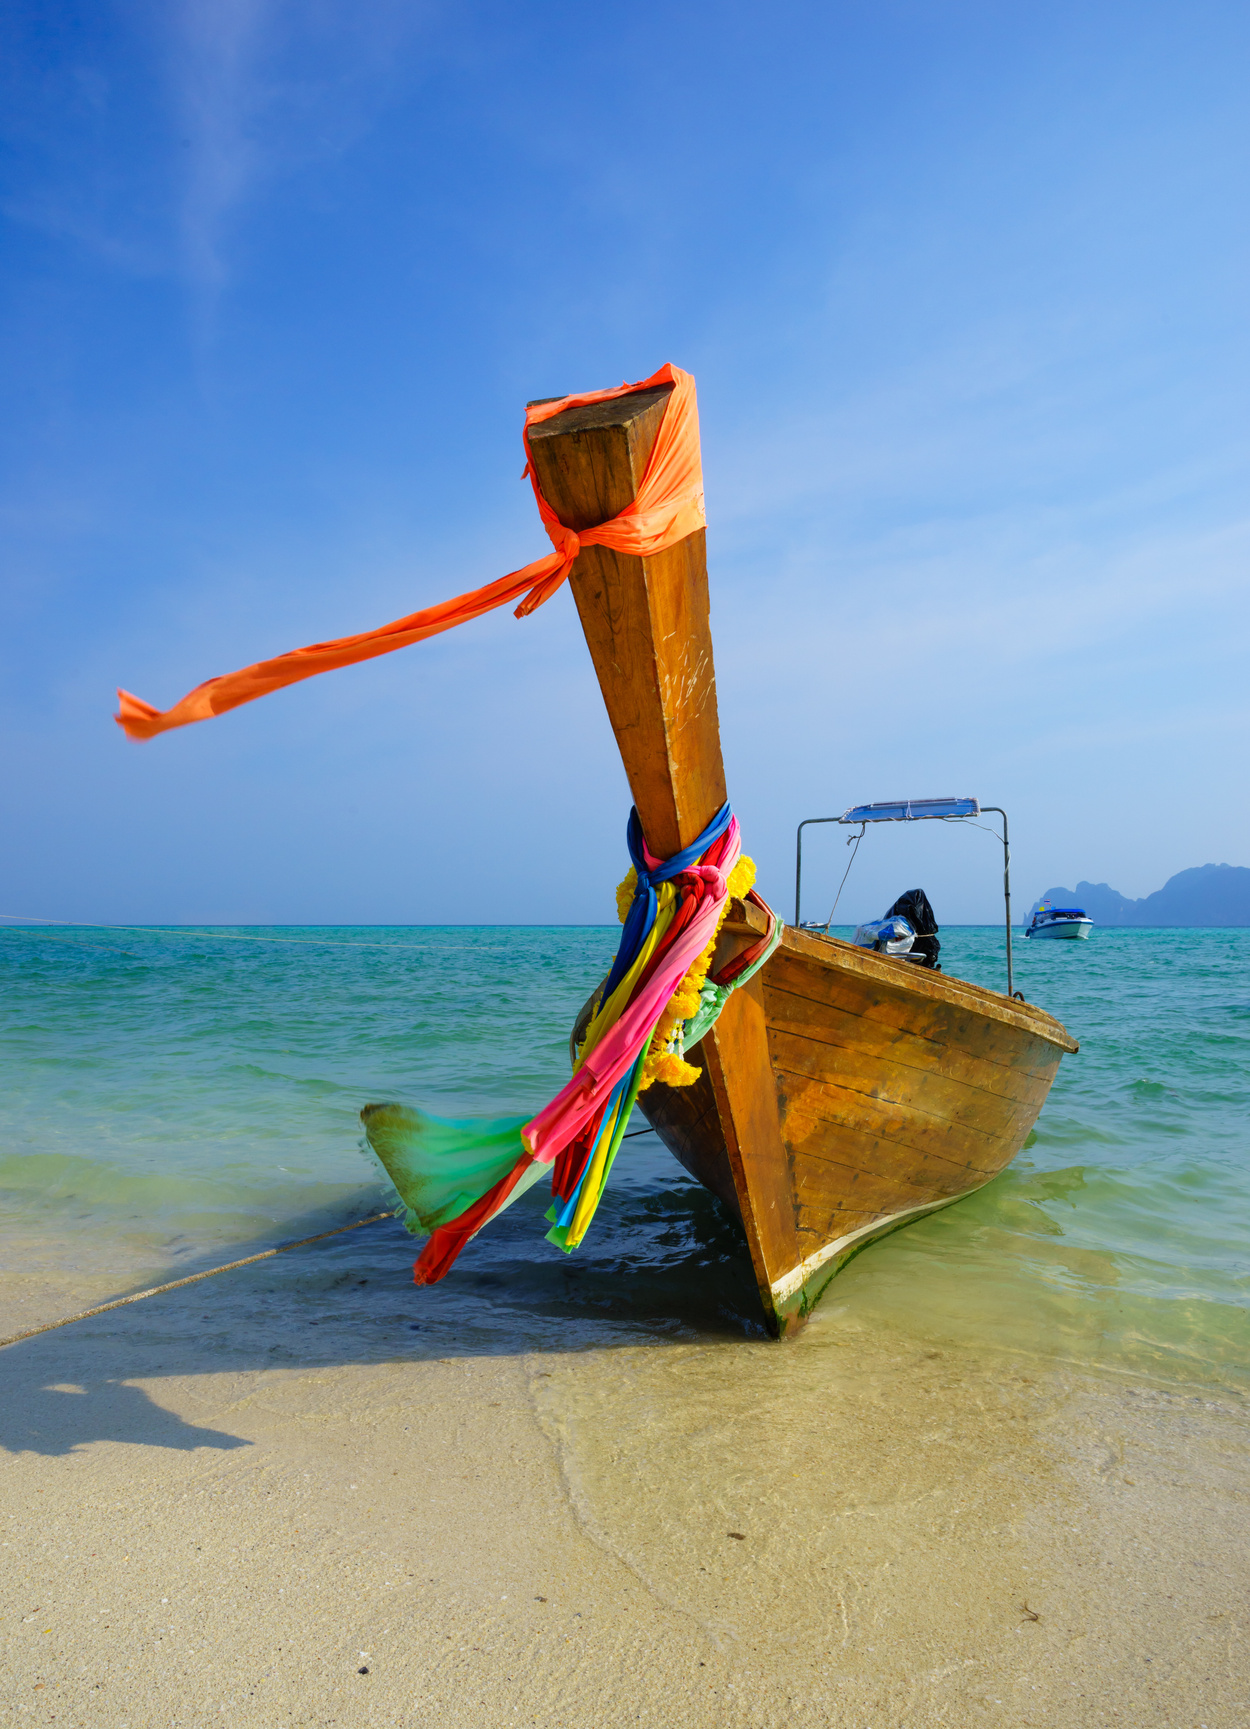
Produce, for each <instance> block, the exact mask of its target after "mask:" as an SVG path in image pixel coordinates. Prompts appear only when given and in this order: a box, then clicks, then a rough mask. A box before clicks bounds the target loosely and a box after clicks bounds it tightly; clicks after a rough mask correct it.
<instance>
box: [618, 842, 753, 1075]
mask: <svg viewBox="0 0 1250 1729" xmlns="http://www.w3.org/2000/svg"><path fill="white" fill-rule="evenodd" d="M637 882H638V873H637V871H636V870H635V869H634V867H633V865H630V867H629V869H628V871H626V873H625V877H624V880H623V881H622V882H621V884H620V886H619V887H618V888H617V891H616V914H617V917H618V918H619V919H620V921H621V923H622V924H624V923H625V920H626V918H627V917H628V916H629V908H630V903H631V902H632V900H633V898H634V889H635V887H636V886H637ZM754 886H755V861H754V859H749V858H747V857H745V855H744V856H743V857H742V858H740V859H739V860H738V862H737V864H736V865H735V866H734V868H733V869H732V870H731V871H730V873H729V883H728V892H727V893H726V895H725V900H724V903H723V905H722V906H721V910H720V917H719V918H718V919H717V921H716V929H715V931H714V932H713V934H712V940H711V942H710V943H709V944H708V945H707V947H706V948H705V949H704V951H703V953H702V954H701V955H700V956H699V958H698V960H697V961H695V963H694V965H693V966H692V967H691V968H690V971H689V972H688V973H687V974H686V976H685V978H684V979H683V980H682V981H681V983H680V984H679V985H678V987H677V989H676V990H675V991H674V992H673V994H672V996H671V997H670V998H669V1003H668V1007H667V1008H666V1009H665V1011H664V1013H663V1014H662V1015H661V1016H660V1020H659V1024H658V1025H657V1026H656V1029H655V1031H654V1033H653V1034H652V1035H651V1049H650V1050H649V1051H648V1053H647V1059H646V1061H645V1062H644V1063H643V1065H642V1082H641V1084H640V1086H639V1088H638V1091H639V1092H642V1091H644V1089H645V1088H647V1087H649V1086H650V1085H651V1083H652V1081H663V1082H664V1084H665V1085H666V1086H669V1087H689V1086H693V1084H694V1083H695V1081H697V1080H698V1078H699V1076H700V1075H701V1074H702V1073H703V1070H702V1069H697V1068H696V1067H695V1066H694V1064H693V1063H688V1062H687V1061H686V1060H685V1058H684V1057H681V1056H678V1054H677V1052H676V1051H675V1050H673V1049H671V1048H670V1047H671V1046H672V1045H673V1043H674V1042H675V1040H676V1037H677V1033H678V1029H679V1028H680V1027H681V1025H682V1024H683V1022H685V1021H688V1020H690V1019H692V1017H693V1016H694V1015H695V1014H697V1013H698V1009H699V1001H700V996H699V993H700V992H701V991H702V989H703V981H704V980H705V979H706V978H707V974H708V968H709V967H710V966H711V964H712V956H713V954H714V953H715V952H716V942H717V938H718V937H719V936H720V928H721V926H722V925H723V924H724V922H725V919H726V917H727V915H728V913H729V903H730V901H733V900H741V899H742V898H743V897H744V895H745V894H746V893H747V891H748V890H749V889H752V888H754Z"/></svg>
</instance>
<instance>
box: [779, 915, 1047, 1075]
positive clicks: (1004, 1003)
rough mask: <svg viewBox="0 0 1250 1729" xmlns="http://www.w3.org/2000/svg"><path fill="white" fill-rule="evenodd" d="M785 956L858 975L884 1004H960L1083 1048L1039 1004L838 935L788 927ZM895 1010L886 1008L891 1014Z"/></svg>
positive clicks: (832, 973) (989, 1018)
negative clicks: (856, 944) (863, 946)
mask: <svg viewBox="0 0 1250 1729" xmlns="http://www.w3.org/2000/svg"><path fill="white" fill-rule="evenodd" d="M783 956H784V957H785V958H786V959H790V958H797V959H799V960H801V961H803V962H807V963H810V965H811V967H814V968H815V969H818V970H821V971H824V972H825V973H827V974H829V975H830V976H832V977H835V978H836V977H838V975H841V976H842V978H843V979H846V978H850V977H853V976H856V975H857V976H858V977H859V978H861V979H862V980H863V981H864V984H865V986H866V987H867V990H866V994H868V995H869V996H873V997H876V996H880V997H881V998H882V1001H883V1003H885V1002H901V1001H906V1002H909V1003H914V1004H916V1005H919V1004H921V1003H923V1002H925V1001H926V1000H927V1001H928V1002H931V1003H945V1004H947V1005H956V1004H959V1005H962V1006H963V1007H964V1008H967V1009H971V1010H972V1011H973V1013H974V1014H975V1015H976V1016H978V1017H980V1018H982V1019H984V1020H986V1021H989V1022H998V1023H999V1024H1000V1025H1002V1026H1004V1027H1016V1028H1018V1030H1019V1031H1021V1032H1024V1033H1028V1034H1030V1035H1032V1036H1033V1037H1035V1038H1041V1039H1045V1040H1046V1041H1047V1042H1048V1043H1050V1044H1053V1045H1056V1046H1057V1047H1058V1048H1059V1049H1060V1050H1061V1051H1076V1050H1078V1049H1079V1048H1080V1047H1079V1046H1078V1045H1077V1042H1076V1040H1075V1039H1073V1038H1072V1037H1071V1036H1070V1035H1069V1033H1068V1031H1067V1029H1066V1028H1065V1027H1064V1026H1063V1025H1062V1023H1061V1022H1059V1021H1057V1020H1056V1019H1055V1018H1054V1016H1053V1015H1048V1014H1047V1013H1046V1011H1045V1009H1040V1008H1038V1007H1037V1006H1036V1005H1035V1004H1033V1003H1021V1002H1016V1001H1014V1000H1008V998H1007V997H1005V996H1003V995H1001V994H1000V993H999V992H998V991H989V990H986V989H985V988H984V987H983V986H981V985H974V984H969V983H968V981H967V980H966V979H955V978H952V977H951V976H950V975H949V974H947V973H935V972H930V971H929V970H927V969H926V968H924V967H916V966H911V965H910V964H909V963H908V962H906V961H900V960H896V959H893V958H891V957H890V956H887V955H878V954H874V953H873V952H872V951H871V950H869V949H860V948H855V947H854V946H853V945H852V944H851V943H844V942H842V941H841V940H840V939H838V938H836V937H833V938H826V937H813V936H811V935H809V934H808V932H806V931H796V930H794V929H792V928H791V929H787V931H786V934H785V937H784V939H783V942H782V945H781V948H780V949H778V951H777V956H776V957H774V958H775V959H780V958H781V957H783ZM890 1012H891V1011H890V1010H889V1009H886V1010H885V1013H886V1015H887V1016H888V1015H889V1013H890Z"/></svg>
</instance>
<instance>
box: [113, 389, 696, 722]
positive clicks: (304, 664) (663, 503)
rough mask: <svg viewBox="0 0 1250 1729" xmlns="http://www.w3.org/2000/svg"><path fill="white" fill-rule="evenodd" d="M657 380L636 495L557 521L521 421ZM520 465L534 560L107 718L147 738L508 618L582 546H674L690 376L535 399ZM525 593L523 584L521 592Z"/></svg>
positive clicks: (688, 427) (692, 459) (692, 467)
mask: <svg viewBox="0 0 1250 1729" xmlns="http://www.w3.org/2000/svg"><path fill="white" fill-rule="evenodd" d="M659 384H672V385H673V386H674V389H673V393H672V395H671V396H670V397H669V399H668V403H667V405H666V407H665V410H664V418H663V420H662V421H661V422H660V430H659V432H658V433H657V434H656V440H655V445H654V447H653V449H652V451H651V456H650V459H649V461H648V463H647V469H646V473H645V474H644V475H643V478H642V484H641V486H640V487H639V488H638V496H637V497H636V498H635V499H634V501H633V503H632V504H629V505H627V506H626V507H625V509H624V510H623V511H622V512H621V514H620V515H619V516H615V517H613V518H612V520H611V521H610V522H604V523H600V525H599V526H598V527H597V528H587V529H583V530H582V532H581V533H580V534H576V533H574V531H573V530H572V529H571V528H565V527H564V525H563V524H562V523H561V522H560V521H559V519H558V518H557V516H556V514H555V512H554V511H553V510H552V508H551V506H550V505H549V504H548V503H547V500H546V499H545V498H544V497H543V495H542V493H541V492H540V491H539V487H538V480H537V478H536V476H535V474H534V467H533V463H532V462H530V461H528V458H529V454H530V447H529V429H530V427H531V426H534V425H536V424H537V423H538V422H539V421H542V420H549V419H550V418H551V417H552V415H555V414H560V413H562V412H563V411H564V410H565V409H566V408H579V407H581V406H582V405H583V404H584V403H588V402H607V401H610V400H611V399H612V398H613V397H616V396H627V395H628V394H629V392H630V391H632V390H646V389H648V388H651V387H654V386H655V385H659ZM524 438H525V454H526V458H527V461H526V466H525V473H526V475H528V477H529V480H530V484H531V485H532V486H533V488H534V497H535V499H536V500H537V503H538V511H539V515H540V516H541V517H542V520H543V526H544V527H545V528H546V530H547V533H548V535H549V536H550V538H551V543H552V545H553V546H554V547H555V551H554V552H549V553H548V554H547V556H546V557H545V558H539V559H535V561H534V562H533V564H527V565H526V566H525V567H524V569H522V570H514V571H512V572H510V574H509V575H507V576H501V577H499V578H498V579H497V580H496V581H495V582H488V583H487V584H486V585H485V586H484V587H482V588H475V589H473V590H472V592H471V593H469V594H461V595H458V596H457V597H456V599H455V600H445V601H442V602H441V603H440V604H439V605H438V606H429V607H426V608H425V610H424V611H423V612H411V613H409V614H408V616H407V617H406V618H397V619H395V620H394V621H393V622H392V623H391V624H384V625H381V626H380V627H379V628H378V629H377V630H366V631H362V632H361V633H360V634H359V635H358V636H341V637H339V638H337V640H336V641H334V642H315V643H312V644H310V645H309V647H307V648H297V649H293V650H292V651H291V653H290V654H280V655H278V657H277V658H276V659H275V660H262V661H257V663H256V664H255V665H254V666H245V667H244V668H243V669H242V671H240V672H228V673H225V674H223V675H222V676H221V677H220V678H210V679H209V680H208V681H207V682H206V683H205V684H201V685H197V686H196V688H195V689H194V690H193V691H191V693H190V694H189V695H188V696H184V697H183V699H182V701H181V702H178V703H175V704H174V706H173V708H169V709H165V710H164V711H162V710H160V709H158V708H154V707H153V706H152V704H151V703H148V702H144V701H143V700H142V698H140V697H137V696H131V694H130V693H129V691H125V690H119V691H118V693H117V695H118V699H119V704H120V706H119V711H118V713H117V714H116V715H115V716H114V719H115V720H116V721H117V724H118V725H119V726H120V727H122V728H123V729H124V730H125V733H126V736H127V737H128V738H133V739H145V738H155V736H156V734H157V733H158V732H168V731H170V730H171V728H173V727H176V726H188V725H189V724H190V723H191V722H192V721H196V720H208V719H209V718H210V717H211V716H213V715H215V714H225V713H226V711H227V710H228V709H232V708H238V707H239V705H240V704H241V703H245V702H253V701H255V699H256V698H257V697H258V696H267V695H268V694H269V692H270V691H271V690H281V689H282V688H283V686H284V685H288V684H297V683H298V682H299V681H300V679H302V678H313V677H314V676H315V675H316V674H317V673H319V672H331V671H333V669H334V668H335V667H339V666H354V665H355V664H356V662H357V661H361V660H372V659H373V658H374V657H375V656H376V655H379V654H390V653H391V651H392V650H393V649H397V648H407V647H408V645H409V643H413V642H421V641H422V640H423V639H424V638H425V637H427V636H437V635H438V633H439V632H440V631H444V630H450V629H451V627H452V626H453V625H456V624H465V623H467V622H468V620H469V619H473V618H480V617H481V615H482V614H483V613H484V612H490V611H491V610H492V609H493V608H495V607H497V606H503V605H504V604H505V602H507V601H510V600H515V599H516V598H517V596H518V595H524V599H523V600H522V601H521V604H520V605H519V606H518V607H517V609H516V616H517V617H518V618H525V617H526V616H528V614H529V613H531V612H533V611H534V610H535V609H536V608H537V607H540V606H541V605H542V604H543V602H544V601H545V600H549V599H550V598H551V596H552V595H553V594H554V593H555V591H556V590H557V589H558V588H559V586H560V584H561V583H562V582H563V581H564V579H565V577H566V576H567V575H568V574H569V571H570V570H571V569H572V567H573V561H574V559H575V558H576V557H577V555H578V553H579V552H580V551H581V549H582V547H583V546H610V547H613V548H614V549H615V550H616V551H617V552H625V553H633V554H636V555H637V556H639V557H646V556H648V555H649V554H651V553H656V552H663V550H664V549H665V547H669V546H675V545H676V544H677V542H678V541H679V540H684V539H685V538H686V536H687V535H688V534H693V533H694V531H695V530H696V529H698V528H702V527H704V525H705V523H706V520H707V519H706V517H705V515H704V510H703V464H702V459H701V457H700V452H699V415H698V408H697V406H696V402H695V390H694V379H693V378H692V377H691V376H690V374H689V373H688V372H683V371H682V370H681V368H680V367H678V366H662V367H661V368H660V370H659V371H658V372H656V373H653V374H652V376H651V377H650V378H644V379H643V380H642V381H641V383H639V384H622V385H621V387H620V389H619V390H590V391H586V392H585V393H584V394H582V395H581V396H563V397H559V398H557V399H556V400H555V401H554V402H543V403H537V404H535V406H534V407H532V408H528V409H526V411H525V433H524ZM527 591H528V592H527Z"/></svg>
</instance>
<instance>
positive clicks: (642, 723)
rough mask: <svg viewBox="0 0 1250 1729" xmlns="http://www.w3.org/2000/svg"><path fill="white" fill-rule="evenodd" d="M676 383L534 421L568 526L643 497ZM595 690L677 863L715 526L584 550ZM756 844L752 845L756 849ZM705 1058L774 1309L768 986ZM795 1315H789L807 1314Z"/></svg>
mask: <svg viewBox="0 0 1250 1729" xmlns="http://www.w3.org/2000/svg"><path fill="white" fill-rule="evenodd" d="M671 390H672V386H671V385H662V386H661V387H659V388H658V389H652V390H639V391H634V392H631V394H630V395H628V396H623V397H616V398H613V399H612V400H611V401H608V402H601V403H592V404H589V405H587V406H585V407H582V408H572V409H568V410H566V411H565V412H564V413H563V414H557V415H555V416H553V417H552V418H551V419H550V420H545V421H542V422H540V423H539V424H538V425H536V426H533V427H531V429H530V453H531V457H532V460H533V464H534V470H535V473H536V475H537V478H538V484H539V486H540V487H541V489H542V492H543V496H544V497H545V498H546V500H547V502H548V503H549V504H550V506H551V508H552V509H553V510H554V511H555V513H556V515H557V516H558V517H559V518H560V521H561V522H562V523H564V525H565V526H566V527H567V528H573V529H585V528H591V527H594V526H596V525H597V524H599V523H601V522H606V521H608V520H609V519H610V518H612V517H614V516H617V515H619V513H620V512H621V511H622V510H623V509H624V508H625V507H626V505H628V504H629V503H631V501H632V500H633V498H634V497H635V495H636V493H637V491H638V487H639V484H640V482H641V480H642V477H643V473H644V471H645V469H646V465H647V459H648V457H649V456H650V453H651V447H652V444H653V443H654V441H655V436H656V433H657V432H658V430H659V426H660V422H661V420H662V418H663V414H664V407H665V403H666V401H667V398H668V396H669V394H670V392H671ZM569 581H570V586H571V587H572V590H573V598H574V601H575V602H576V605H577V611H578V615H579V617H580V618H581V622H582V629H583V631H584V632H585V635H586V642H587V645H588V646H589V648H590V653H591V657H592V659H593V660H594V664H595V671H596V673H597V674H598V677H599V688H600V689H601V691H602V692H603V700H604V703H605V705H606V707H607V711H608V718H609V720H610V721H611V723H612V730H613V732H614V733H615V735H616V742H617V745H618V747H619V749H620V753H621V760H622V762H623V763H624V765H625V773H626V775H627V777H628V779H629V787H630V792H631V793H632V794H633V799H634V804H635V805H636V807H637V810H638V815H639V818H640V819H641V821H642V826H643V831H644V833H645V835H646V837H647V843H648V845H649V846H650V848H651V850H652V852H654V853H656V854H657V855H659V856H660V857H662V858H669V857H671V856H672V854H673V853H675V852H679V851H680V850H681V849H682V848H683V847H686V846H689V844H690V843H691V842H692V841H693V840H695V839H696V838H697V836H698V835H699V834H700V833H701V832H702V831H703V829H705V828H706V827H707V825H708V823H709V822H710V821H711V819H712V817H713V816H714V815H715V814H716V812H717V810H719V808H720V806H721V805H722V804H723V803H724V801H725V797H726V789H725V765H724V760H723V758H722V755H721V743H720V723H719V718H718V715H717V709H716V671H715V666H714V663H713V656H712V634H711V626H710V622H709V613H708V582H707V546H706V534H705V531H703V530H700V531H699V532H698V533H696V534H692V535H690V536H688V537H687V538H686V539H685V540H683V541H680V542H679V543H678V544H677V545H676V546H673V547H670V548H668V549H667V550H666V551H664V552H661V553H657V554H655V555H654V556H653V557H649V558H637V557H633V556H630V555H627V554H623V553H618V552H614V551H612V550H611V549H609V548H607V547H601V546H588V547H586V548H585V549H584V550H583V551H582V552H581V554H580V555H579V557H578V559H577V562H576V563H575V564H574V566H573V570H572V574H571V576H570V578H569ZM748 850H749V849H748ZM693 1060H694V1061H695V1062H696V1063H698V1062H700V1061H702V1063H703V1064H704V1065H705V1066H706V1068H707V1073H708V1078H709V1080H710V1081H711V1083H712V1088H713V1093H714V1097H715V1105H716V1111H717V1115H718V1116H719V1119H720V1126H721V1130H722V1133H723V1135H724V1141H725V1146H726V1149H727V1151H728V1156H729V1164H730V1169H731V1172H732V1175H733V1186H734V1192H735V1196H736V1199H737V1203H738V1210H739V1213H740V1214H741V1217H742V1224H743V1227H744V1229H745V1231H746V1236H747V1242H748V1244H749V1246H750V1250H751V1260H752V1264H753V1266H754V1269H755V1276H756V1280H757V1282H758V1284H759V1286H760V1295H761V1299H762V1301H763V1305H764V1312H765V1314H766V1315H767V1316H769V1317H770V1318H771V1317H773V1316H774V1314H775V1311H776V1304H775V1303H774V1300H773V1294H772V1286H773V1284H774V1282H775V1281H776V1280H778V1279H780V1278H783V1277H784V1276H785V1275H786V1274H788V1273H790V1272H791V1271H792V1269H793V1268H794V1267H795V1266H796V1265H797V1263H798V1262H799V1260H800V1259H801V1256H800V1254H799V1249H798V1238H797V1234H796V1230H795V1218H794V1204H793V1199H792V1193H791V1184H790V1169H789V1167H790V1159H789V1155H788V1152H787V1149H786V1146H785V1143H784V1141H783V1139H782V1133H781V1121H780V1115H779V1111H778V1101H777V1087H776V1081H775V1077H774V1073H773V1067H772V1063H771V1061H770V1058H769V1050H768V1029H767V1025H766V1021H765V1014H764V998H763V992H762V987H761V985H760V983H759V980H758V979H756V980H754V981H752V982H751V983H750V984H748V985H746V986H744V987H743V988H742V989H740V990H737V991H735V992H734V993H733V995H732V996H731V997H730V999H729V1001H728V1003H727V1004H726V1006H725V1009H724V1012H723V1013H722V1014H721V1017H720V1019H719V1020H718V1021H717V1023H716V1025H715V1027H714V1028H713V1029H712V1031H711V1032H710V1033H709V1034H708V1036H707V1037H706V1038H705V1039H704V1040H703V1043H702V1045H701V1046H700V1047H699V1049H698V1050H696V1051H695V1052H694V1053H693ZM801 1320H802V1314H801V1313H800V1312H799V1311H798V1310H796V1311H794V1313H792V1314H790V1315H786V1316H784V1317H781V1318H779V1319H778V1320H777V1322H776V1324H777V1326H778V1327H779V1328H781V1329H782V1330H786V1331H789V1330H793V1328H795V1327H797V1326H799V1325H800V1324H801Z"/></svg>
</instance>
